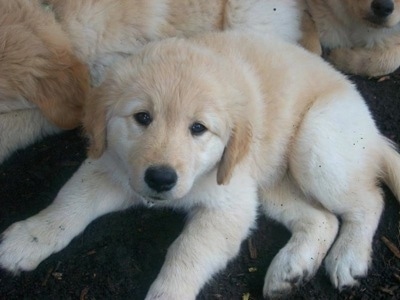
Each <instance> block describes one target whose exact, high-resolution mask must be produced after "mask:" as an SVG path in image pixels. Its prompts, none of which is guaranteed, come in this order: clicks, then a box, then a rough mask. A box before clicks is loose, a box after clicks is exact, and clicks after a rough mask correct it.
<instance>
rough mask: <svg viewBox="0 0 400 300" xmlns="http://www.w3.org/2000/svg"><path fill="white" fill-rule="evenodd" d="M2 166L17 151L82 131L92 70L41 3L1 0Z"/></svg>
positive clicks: (0, 85) (0, 125)
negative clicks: (64, 132)
mask: <svg viewBox="0 0 400 300" xmlns="http://www.w3.org/2000/svg"><path fill="white" fill-rule="evenodd" d="M0 45H1V47H0V163H1V162H2V161H3V160H4V159H6V158H7V157H8V156H9V155H10V154H11V153H13V152H14V151H15V150H17V149H18V148H23V147H25V146H27V145H29V144H31V143H32V142H34V141H36V140H38V139H39V138H41V137H43V136H46V135H49V134H51V133H55V132H59V131H61V129H72V128H75V127H78V126H79V125H80V124H81V121H82V111H83V102H84V100H85V98H86V95H87V93H88V90H89V80H90V78H89V70H88V68H87V66H86V64H85V63H84V62H82V61H80V60H79V59H78V58H77V57H76V56H75V54H74V51H73V49H72V44H71V42H70V40H69V39H68V37H67V36H66V34H65V33H64V31H63V30H62V29H61V26H60V24H58V23H57V22H56V20H55V19H54V15H53V13H52V12H50V11H48V10H47V9H46V8H45V7H44V6H42V5H40V4H39V1H33V0H12V1H9V0H0Z"/></svg>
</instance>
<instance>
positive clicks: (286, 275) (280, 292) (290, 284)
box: [263, 243, 325, 298]
mask: <svg viewBox="0 0 400 300" xmlns="http://www.w3.org/2000/svg"><path fill="white" fill-rule="evenodd" d="M324 255H325V253H319V252H318V248H317V249H313V248H312V247H309V246H307V245H302V246H297V245H295V244H294V243H293V245H291V243H289V244H287V245H286V246H285V247H284V248H283V249H281V251H279V253H278V254H277V255H276V256H275V258H274V259H273V260H272V262H271V265H270V266H269V268H268V271H267V275H266V276H265V282H264V289H263V294H264V297H270V298H277V297H282V296H285V295H287V294H289V293H290V292H291V291H292V290H293V288H295V287H297V286H298V285H300V284H301V283H303V282H305V281H308V280H310V279H311V278H312V277H313V276H314V274H315V272H316V271H317V270H318V268H319V266H320V264H321V261H322V259H323V257H324Z"/></svg>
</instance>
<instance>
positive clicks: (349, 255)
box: [325, 186, 383, 289]
mask: <svg viewBox="0 0 400 300" xmlns="http://www.w3.org/2000/svg"><path fill="white" fill-rule="evenodd" d="M342 201H343V202H350V203H355V204H356V206H354V207H348V208H347V209H346V211H344V212H343V213H341V214H340V216H341V219H342V225H341V228H340V233H339V237H338V239H337V240H336V242H335V243H334V245H333V247H332V249H331V250H330V252H329V254H328V256H327V257H326V259H325V267H326V270H327V272H328V274H329V276H330V279H331V282H332V283H333V285H334V286H335V287H337V288H339V289H342V288H344V287H349V286H353V285H356V284H357V278H359V277H363V276H365V275H366V274H367V272H368V267H369V265H370V260H371V253H372V239H373V237H374V233H375V231H376V228H377V227H378V223H379V219H380V216H381V213H382V210H383V199H382V193H381V191H380V190H379V189H378V188H376V187H375V188H370V187H364V186H360V187H358V188H357V187H355V189H354V190H351V191H349V193H348V194H347V195H343V197H342ZM343 206H345V205H343Z"/></svg>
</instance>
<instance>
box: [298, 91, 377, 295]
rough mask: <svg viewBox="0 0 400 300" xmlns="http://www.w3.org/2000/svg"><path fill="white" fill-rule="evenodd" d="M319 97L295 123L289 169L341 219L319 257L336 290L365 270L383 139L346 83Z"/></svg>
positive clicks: (374, 224) (304, 188)
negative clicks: (326, 249) (334, 236)
mask: <svg viewBox="0 0 400 300" xmlns="http://www.w3.org/2000/svg"><path fill="white" fill-rule="evenodd" d="M329 97H332V98H331V99H329ZM323 100H324V101H322V100H321V102H319V103H317V104H316V105H315V106H313V107H311V109H310V110H309V111H308V113H307V115H306V116H305V118H304V120H303V122H302V125H301V127H300V128H299V133H298V135H297V137H296V140H295V142H294V143H293V151H292V153H291V157H290V168H291V171H292V174H293V177H294V178H295V179H296V182H297V183H298V185H299V187H300V188H301V190H302V191H304V193H306V194H307V195H310V197H312V198H313V199H315V200H316V201H318V202H319V203H320V204H321V205H322V206H323V207H325V208H326V209H327V210H329V211H331V212H332V213H334V214H335V215H338V216H340V218H341V221H342V222H341V229H340V233H339V235H338V238H337V239H336V241H335V243H334V245H333V246H332V248H331V250H330V252H329V254H328V255H327V257H326V259H325V266H326V269H327V272H328V273H329V275H330V279H331V281H332V283H333V285H334V286H335V287H337V288H339V289H341V288H343V287H345V286H353V285H355V284H356V283H357V280H356V279H357V277H361V276H365V275H366V273H367V271H368V267H369V263H370V256H371V250H372V247H371V244H372V238H373V236H374V233H375V230H376V228H377V225H378V222H379V219H380V215H381V213H382V210H383V201H382V194H381V190H380V188H379V187H378V186H377V176H378V174H379V172H380V161H381V159H380V157H381V156H380V153H381V150H380V149H381V147H382V146H383V143H384V142H383V141H382V138H381V136H380V134H379V132H378V130H377V128H376V126H375V124H374V122H373V120H372V118H371V116H370V113H369V111H368V108H367V106H366V105H365V103H364V102H363V101H362V99H361V97H360V96H359V95H358V94H356V93H354V89H353V88H352V87H351V89H350V88H348V89H346V90H343V91H342V92H340V91H339V90H336V91H335V92H334V93H333V94H332V95H324V99H323Z"/></svg>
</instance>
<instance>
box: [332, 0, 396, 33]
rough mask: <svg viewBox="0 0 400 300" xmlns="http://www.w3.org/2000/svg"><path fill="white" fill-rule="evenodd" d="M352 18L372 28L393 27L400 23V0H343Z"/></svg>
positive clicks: (342, 2)
mask: <svg viewBox="0 0 400 300" xmlns="http://www.w3.org/2000/svg"><path fill="white" fill-rule="evenodd" d="M340 2H341V4H342V5H343V6H344V7H346V8H347V10H348V11H349V12H350V14H351V15H352V16H354V17H355V18H357V19H360V20H362V21H365V22H367V24H369V25H370V26H372V27H393V26H396V25H398V24H399V22H400V0H357V1H354V0H341V1H340Z"/></svg>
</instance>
